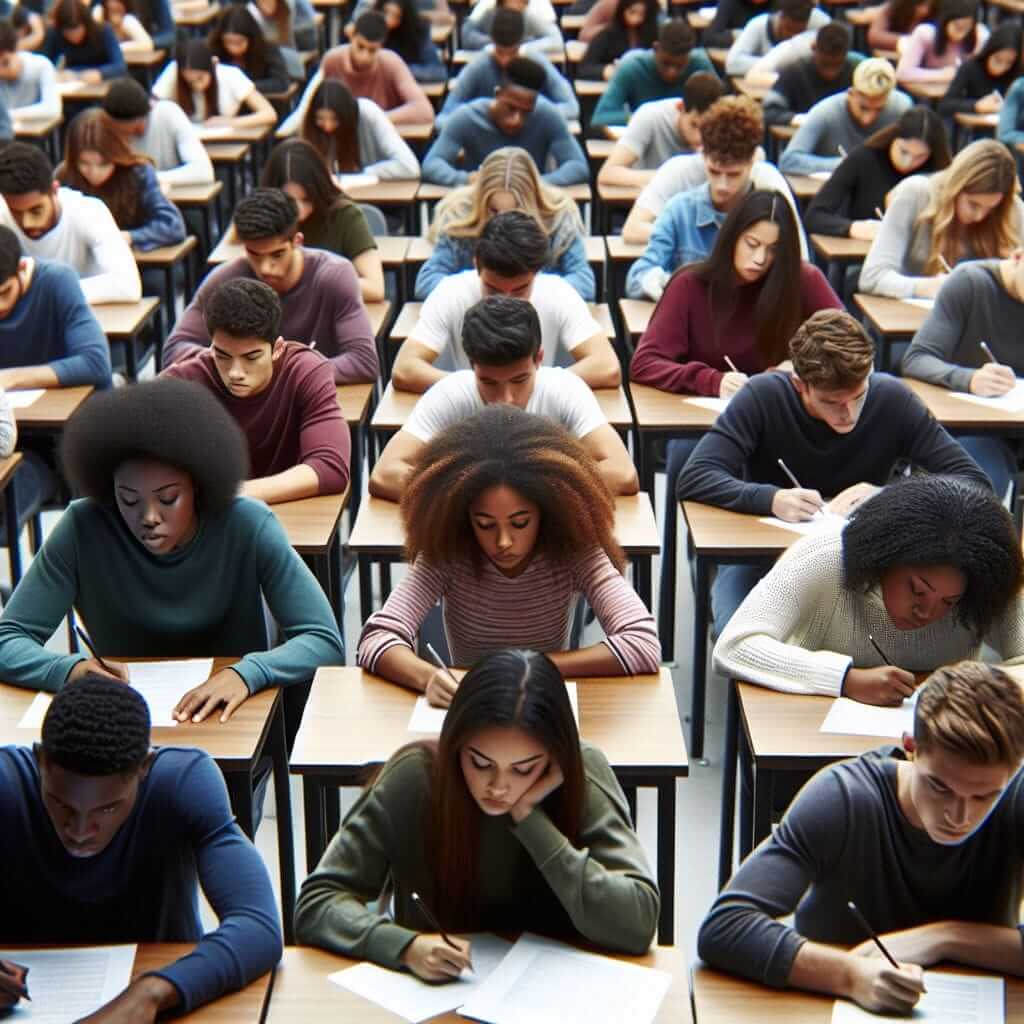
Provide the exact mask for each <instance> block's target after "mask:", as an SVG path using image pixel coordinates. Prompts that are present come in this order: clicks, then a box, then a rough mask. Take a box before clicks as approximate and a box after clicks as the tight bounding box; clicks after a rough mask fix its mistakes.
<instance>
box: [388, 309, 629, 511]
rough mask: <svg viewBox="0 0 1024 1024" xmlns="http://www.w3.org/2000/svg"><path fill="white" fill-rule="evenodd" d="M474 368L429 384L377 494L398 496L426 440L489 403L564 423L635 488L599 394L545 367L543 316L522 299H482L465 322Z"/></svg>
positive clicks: (612, 477) (394, 444)
mask: <svg viewBox="0 0 1024 1024" xmlns="http://www.w3.org/2000/svg"><path fill="white" fill-rule="evenodd" d="M462 349H463V351H464V352H465V353H466V358H467V359H468V360H469V365H470V369H469V370H459V371H458V372H457V373H450V374H448V376H447V377H445V378H444V380H440V381H438V382H437V383H436V384H434V385H433V386H432V387H431V388H429V389H428V390H427V391H426V393H425V394H424V395H423V397H422V398H421V399H420V400H419V401H418V402H417V403H416V408H415V409H414V410H413V413H412V415H411V416H410V417H409V419H408V420H407V421H406V423H405V425H404V426H403V427H402V429H401V430H400V431H398V433H397V434H395V436H394V437H392V438H391V440H390V441H388V444H387V447H386V448H385V449H384V451H383V453H382V454H381V456H380V458H379V459H378V460H377V464H376V466H374V468H373V473H372V474H371V476H370V493H371V494H374V495H376V496H377V497H379V498H387V499H388V500H390V501H398V500H399V499H400V498H401V496H402V492H403V491H404V490H405V486H406V483H407V482H408V480H409V477H410V475H411V474H412V471H413V466H414V465H415V464H416V461H417V459H418V458H419V457H420V453H421V452H422V451H423V447H424V445H426V444H427V443H428V442H430V441H432V440H433V439H434V438H435V437H436V436H437V435H438V434H439V433H440V432H441V431H442V430H444V429H445V428H447V427H448V426H450V425H451V424H452V423H456V422H458V421H459V420H462V419H465V418H466V417H467V416H472V415H474V414H475V413H477V412H479V411H480V410H481V409H482V408H483V407H484V406H485V405H491V404H494V403H505V404H508V405H516V406H518V407H519V408H520V409H525V410H526V411H527V412H529V413H534V414H535V415H537V416H547V417H549V418H550V419H553V420H555V421H557V422H558V423H561V425H562V426H563V427H565V429H566V430H568V431H569V433H570V434H572V435H573V436H574V437H576V438H578V439H579V441H580V443H581V444H582V445H583V447H584V448H586V450H587V451H588V452H589V453H590V455H591V456H592V457H593V458H594V461H595V462H596V463H597V469H598V472H599V473H600V474H601V476H602V478H603V479H604V482H605V483H606V484H607V485H608V489H609V490H610V491H611V492H612V493H613V494H636V492H637V490H638V489H639V482H638V478H637V473H636V469H635V468H634V466H633V462H632V460H631V459H630V457H629V453H628V452H627V451H626V448H625V445H623V443H622V440H621V438H620V437H619V435H618V434H616V433H615V431H614V430H613V429H612V428H611V427H610V426H609V424H608V421H607V420H606V419H605V417H604V413H602V412H601V407H600V406H599V405H598V404H597V399H596V398H595V397H594V393H593V392H592V391H591V390H590V388H588V387H587V385H586V384H585V383H584V382H583V381H582V380H580V379H579V377H577V376H576V375H575V374H571V373H569V371H568V370H563V369H561V368H558V367H553V366H542V365H541V363H542V361H543V358H544V353H543V351H542V347H541V330H540V320H539V319H538V317H537V311H536V310H535V309H534V308H533V306H532V305H530V303H529V302H525V301H524V300H522V299H510V298H506V297H505V296H494V297H492V298H488V299H481V300H480V302H478V303H477V304H476V305H475V306H472V307H470V309H468V310H467V311H466V316H465V318H464V319H463V321H462Z"/></svg>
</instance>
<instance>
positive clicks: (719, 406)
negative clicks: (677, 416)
mask: <svg viewBox="0 0 1024 1024" xmlns="http://www.w3.org/2000/svg"><path fill="white" fill-rule="evenodd" d="M683 401H684V402H689V403H690V404H691V405H699V406H700V407H701V408H702V409H710V410H711V411H712V412H721V411H722V410H723V409H724V408H725V407H726V406H727V405H728V404H729V399H728V398H704V397H702V396H700V395H690V396H688V397H687V398H684V399H683Z"/></svg>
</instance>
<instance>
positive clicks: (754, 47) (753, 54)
mask: <svg viewBox="0 0 1024 1024" xmlns="http://www.w3.org/2000/svg"><path fill="white" fill-rule="evenodd" d="M769 17H771V15H769ZM763 38H764V22H763V21H762V20H761V17H760V16H759V17H757V18H751V19H750V21H748V22H747V23H746V25H744V26H743V29H742V31H741V32H740V34H739V35H738V36H737V37H736V39H735V41H734V42H733V44H732V46H730V47H729V53H728V54H727V55H726V58H725V73H726V74H727V75H729V76H730V77H731V78H742V77H743V76H744V75H745V74H746V73H747V72H748V71H749V70H750V69H751V68H752V67H753V66H754V65H755V64H756V63H757V62H758V60H759V59H760V57H761V56H762V53H761V45H760V44H761V41H762V39H763Z"/></svg>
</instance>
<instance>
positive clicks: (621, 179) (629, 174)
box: [597, 162, 655, 188]
mask: <svg viewBox="0 0 1024 1024" xmlns="http://www.w3.org/2000/svg"><path fill="white" fill-rule="evenodd" d="M654 173H655V172H654V171H650V170H643V169H641V168H639V167H626V166H625V165H624V164H612V165H609V164H608V163H607V162H606V163H605V165H604V166H603V167H602V168H601V170H600V172H599V173H598V175H597V183H598V184H599V185H618V186H621V187H623V188H643V187H644V186H645V185H646V184H647V183H648V182H649V181H650V180H651V179H652V178H653V177H654Z"/></svg>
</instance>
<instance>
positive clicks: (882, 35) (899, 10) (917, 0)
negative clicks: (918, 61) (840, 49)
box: [868, 0, 937, 54]
mask: <svg viewBox="0 0 1024 1024" xmlns="http://www.w3.org/2000/svg"><path fill="white" fill-rule="evenodd" d="M936 2H937V0H887V2H886V3H884V4H881V5H880V6H878V7H876V8H875V16H874V18H872V20H871V24H870V25H869V26H868V46H869V47H870V48H871V49H872V50H885V51H888V52H891V53H897V54H898V53H899V50H900V47H901V46H902V45H903V42H904V40H905V39H906V37H907V36H909V35H910V33H911V32H913V31H914V29H915V28H917V26H918V25H920V24H921V22H923V21H927V20H928V19H929V18H931V17H932V15H933V13H934V11H935V5H936Z"/></svg>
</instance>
